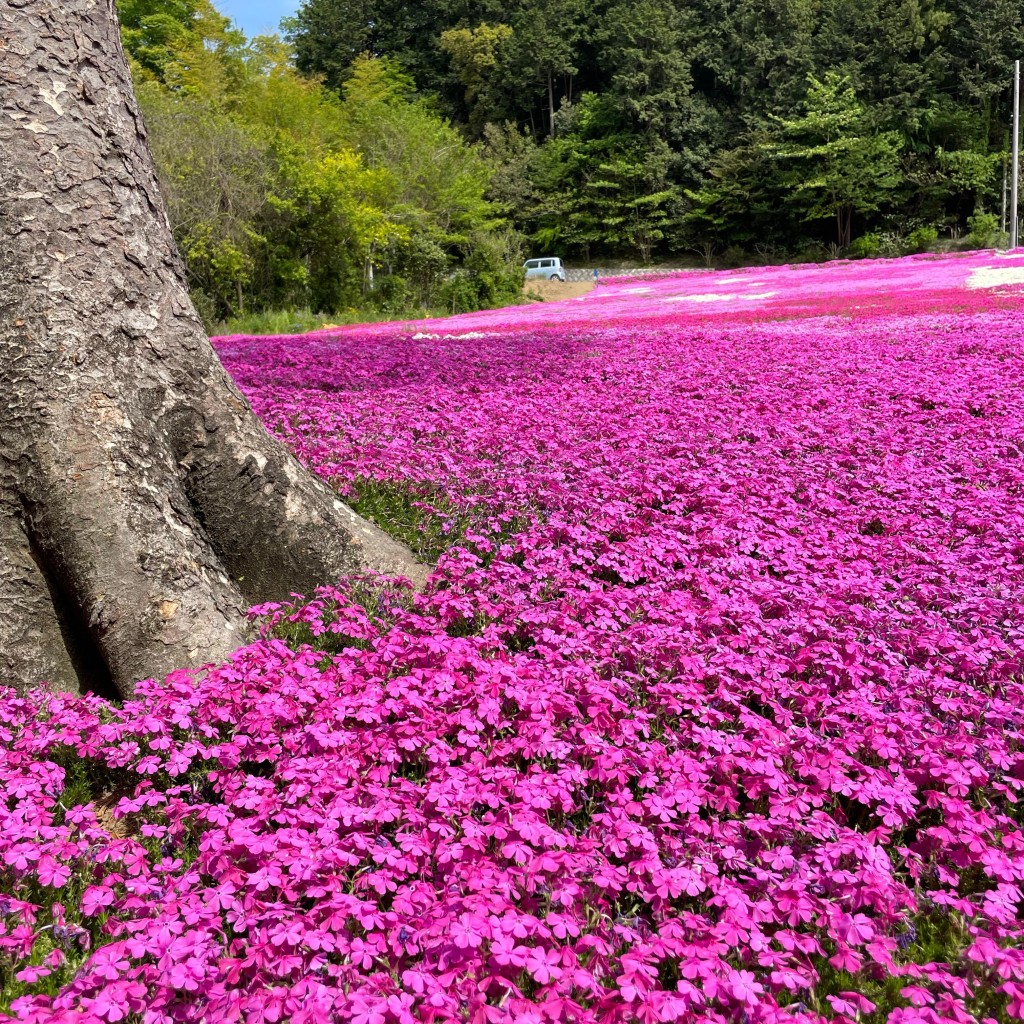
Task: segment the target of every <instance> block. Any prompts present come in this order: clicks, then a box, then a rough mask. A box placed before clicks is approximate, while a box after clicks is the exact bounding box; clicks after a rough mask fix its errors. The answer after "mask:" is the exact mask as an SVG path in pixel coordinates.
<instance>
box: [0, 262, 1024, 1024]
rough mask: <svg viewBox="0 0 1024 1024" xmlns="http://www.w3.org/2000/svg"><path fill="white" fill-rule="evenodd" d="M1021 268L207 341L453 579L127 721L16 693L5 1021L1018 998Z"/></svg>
mask: <svg viewBox="0 0 1024 1024" xmlns="http://www.w3.org/2000/svg"><path fill="white" fill-rule="evenodd" d="M1019 266H1024V264H1021V263H1015V262H1014V261H1013V259H1012V258H1006V257H996V256H993V255H992V254H972V255H970V256H968V257H960V258H947V259H942V260H921V259H917V260H914V259H910V260H901V261H890V262H886V261H876V262H873V263H858V264H841V265H834V266H830V267H826V268H773V269H770V270H766V269H757V270H751V271H745V272H742V273H735V274H687V275H682V276H680V277H678V278H671V279H668V280H664V281H658V282H647V283H642V284H639V285H638V284H636V283H635V282H628V283H621V284H615V283H613V284H611V285H607V286H606V285H602V286H601V287H600V288H599V289H597V290H596V291H595V292H594V293H592V294H591V295H590V296H588V297H587V298H586V299H584V300H578V301H570V302H567V303H564V304H551V305H546V306H541V307H525V308H521V309H514V310H504V311H492V312H491V313H488V314H472V315H471V316H467V317H459V318H454V319H453V320H451V321H444V322H435V323H420V324H411V325H390V326H385V325H381V326H375V327H373V328H359V329H347V330H344V331H340V332H334V333H322V334H319V335H312V336H307V337H303V338H277V339H265V338H229V339H221V340H220V341H219V342H218V345H219V347H220V351H221V353H222V356H223V358H224V360H225V363H226V365H227V366H228V367H229V369H230V370H231V371H232V373H233V374H234V376H235V377H236V379H237V380H238V381H239V383H240V385H241V386H242V387H243V388H244V389H245V391H246V392H247V393H248V395H249V396H250V398H251V400H252V401H253V403H254V405H255V407H256V408H257V410H258V411H259V412H260V414H261V415H262V416H263V417H264V419H265V421H266V422H267V423H268V425H269V426H270V427H271V428H272V429H273V430H275V431H276V432H278V433H279V434H280V435H281V436H283V437H285V438H286V439H287V440H288V441H289V442H290V443H291V444H292V445H293V446H294V448H295V449H296V450H297V451H298V452H299V453H300V455H301V457H302V458H303V459H304V460H305V461H306V462H307V463H308V464H309V465H310V466H311V467H313V468H314V469H315V470H316V472H318V473H321V474H323V475H324V476H325V477H327V478H329V479H330V480H332V481H333V482H335V483H336V484H337V486H338V487H339V489H340V490H341V491H342V492H343V493H344V494H346V495H347V496H348V497H349V498H350V500H352V501H353V503H354V504H356V506H357V507H359V508H360V509H361V510H363V511H364V512H365V513H366V514H369V515H372V516H373V517H374V518H376V519H377V520H378V521H379V522H380V523H381V524H382V525H384V526H386V527H387V528H389V529H391V530H392V531H393V532H394V533H396V534H397V535H399V536H404V537H406V538H407V539H409V540H410V541H411V542H413V543H415V544H416V545H418V546H419V547H420V549H421V550H422V551H423V552H424V553H425V555H429V556H431V557H435V558H437V559H438V561H437V569H436V571H435V573H434V574H433V576H432V579H431V582H430V584H429V585H428V587H427V589H426V591H425V592H424V593H422V594H419V595H412V594H410V593H409V592H408V590H406V589H404V588H403V587H402V586H401V584H400V583H395V582H393V581H383V580H369V579H366V580H345V581H340V582H339V583H338V584H337V585H336V586H331V587H326V588H324V589H323V590H322V591H321V592H319V593H317V594H315V595H308V596H307V597H305V598H301V599H300V598H297V599H296V600H295V602H294V604H291V605H287V606H267V607H265V608H262V609H257V610H255V611H254V630H256V634H255V635H254V639H253V642H252V643H251V644H250V645H249V646H247V647H245V648H243V649H242V650H240V651H239V652H238V653H237V654H236V655H235V657H234V658H233V660H232V661H231V662H230V663H229V664H225V665H220V666H214V667H211V668H210V669H209V670H208V671H206V672H205V673H201V674H199V675H198V676H197V677H196V678H192V677H190V676H189V675H188V674H186V673H184V672H182V673H177V674H174V675H172V676H171V677H169V678H168V679H167V680H164V681H158V682H150V683H146V684H144V685H142V686H141V687H140V688H139V691H138V694H137V696H136V698H135V699H134V700H132V701H129V702H126V703H125V704H124V705H123V706H121V707H118V706H113V705H110V704H108V703H106V702H104V701H102V700H100V699H99V698H97V697H86V698H70V697H67V696H53V695H48V694H45V693H43V692H39V693H33V694H30V695H28V696H25V697H22V698H18V697H16V696H15V695H14V694H13V693H11V692H6V693H5V694H3V696H2V697H0V779H2V781H3V785H4V789H5V792H6V794H7V799H6V801H5V802H0V867H2V871H0V892H3V893H5V894H6V895H4V896H2V897H0V985H2V986H3V989H2V991H3V993H4V998H5V999H6V1000H7V1003H6V1005H7V1007H9V1009H10V1010H11V1011H12V1012H13V1013H14V1014H15V1015H17V1016H18V1017H20V1018H22V1019H24V1020H28V1021H39V1022H42V1021H86V1022H91V1021H111V1022H116V1021H120V1020H141V1021H146V1022H153V1024H156V1022H161V1024H163V1022H172V1021H196V1022H198V1021H208V1022H209V1021H235V1020H238V1021H245V1022H252V1024H261V1022H264V1021H268V1022H274V1021H291V1022H295V1024H305V1022H321V1021H323V1022H326V1021H351V1022H353V1024H408V1022H411V1021H436V1022H443V1021H471V1022H479V1024H483V1022H499V1021H509V1022H520V1024H546V1022H559V1021H565V1022H570V1021H571V1022H580V1024H583V1022H606V1021H607V1022H623V1024H625V1022H643V1024H648V1022H656V1021H676V1020H678V1021H709V1022H710V1021H714V1022H723V1024H724V1022H737V1024H740V1022H743V1024H754V1022H762V1021H763V1022H773V1021H786V1022H789V1021H793V1022H811V1021H822V1020H832V1021H837V1022H848V1021H857V1020H860V1021H870V1022H875V1021H890V1022H892V1024H918V1022H920V1024H934V1022H938V1021H947V1020H948V1021H959V1022H964V1024H967V1022H970V1021H983V1020H998V1021H1009V1020H1016V1019H1024V947H1022V939H1024V923H1022V920H1021V918H1022V917H1024V915H1022V908H1021V898H1022V883H1024V832H1022V823H1024V814H1022V803H1021V800H1022V797H1024V792H1022V791H1024V682H1022V655H1024V586H1022V584H1024V501H1022V498H1024V495H1022V490H1024V430H1022V426H1024V422H1022V421H1024V414H1022V412H1021V398H1022V394H1021V384H1020V382H1021V380H1022V379H1024V356H1022V354H1021V344H1020V338H1021V336H1022V333H1024V311H1022V309H1021V306H1020V299H1021V296H1020V294H1019V292H1020V286H1019V284H1018V283H1017V278H1018V276H1024V275H1018V272H1017V270H1016V268H1017V267H1019ZM972 282H973V283H974V284H982V285H986V286H989V287H981V288H971V287H969V286H968V285H969V284H970V283H972ZM638 288H647V289H650V290H648V291H638V290H637V289H638ZM768 293H771V294H768ZM754 294H756V295H757V297H756V298H750V297H749V296H751V295H754ZM698 296H703V298H700V297H698ZM708 296H713V297H708Z"/></svg>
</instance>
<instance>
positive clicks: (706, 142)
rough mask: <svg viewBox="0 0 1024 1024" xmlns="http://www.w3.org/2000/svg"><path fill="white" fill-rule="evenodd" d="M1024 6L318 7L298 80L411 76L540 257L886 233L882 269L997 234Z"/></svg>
mask: <svg viewBox="0 0 1024 1024" xmlns="http://www.w3.org/2000/svg"><path fill="white" fill-rule="evenodd" d="M1021 10H1022V4H1021V3H1020V0H501V2H500V3H499V2H497V0H424V2H421V3H417V4H415V5H408V4H406V3H404V2H403V0H304V3H303V4H302V6H301V8H300V10H299V12H298V15H297V17H296V18H295V19H294V21H293V22H292V24H291V26H290V33H289V34H290V37H291V39H292V40H293V42H294V45H295V47H296V54H297V63H298V67H299V68H300V69H301V70H302V71H304V72H305V73H307V74H317V75H322V76H323V77H324V80H325V81H326V82H327V83H328V85H330V86H331V87H332V88H341V89H343V88H344V86H345V83H346V82H347V81H348V79H349V78H350V76H351V74H352V67H353V64H352V61H353V58H354V57H355V56H356V55H358V54H360V53H363V52H370V53H374V54H380V55H383V56H386V57H389V58H391V59H394V60H396V61H397V62H398V63H399V64H400V65H401V66H402V67H403V68H405V69H406V71H407V72H408V73H409V74H410V75H411V76H412V77H413V80H414V81H415V83H416V86H417V88H418V89H419V90H420V91H421V92H422V93H424V94H428V95H430V96H434V97H437V102H438V104H439V109H440V110H442V111H443V112H444V113H445V114H447V115H448V116H449V117H450V118H451V119H452V121H453V123H455V124H458V125H460V127H461V128H462V129H463V130H464V131H465V132H466V134H467V137H469V138H471V139H474V140H479V141H482V142H483V143H484V145H485V149H486V151H487V152H488V154H489V157H490V159H491V160H492V161H493V162H494V163H495V165H496V166H497V167H498V168H499V170H498V175H497V178H496V179H495V181H494V182H493V183H492V189H491V196H492V198H494V199H495V200H497V201H498V202H501V203H503V204H505V206H506V208H507V209H508V210H510V211H511V212H512V215H513V220H514V223H515V225H516V227H517V228H518V229H519V230H520V231H522V232H523V233H524V234H525V235H526V236H528V237H529V238H530V239H531V240H532V241H533V242H534V244H536V245H538V246H541V247H546V248H553V249H556V250H558V251H559V252H560V254H562V255H568V256H570V257H572V256H576V257H584V258H586V257H588V256H590V257H594V256H601V255H626V254H631V255H632V256H633V257H634V258H641V259H646V258H649V257H650V256H651V255H652V254H653V255H664V254H669V253H672V252H674V251H680V250H683V249H687V248H691V247H702V246H710V245H716V246H718V247H720V248H722V249H724V248H726V247H729V246H739V247H742V248H743V249H746V250H747V251H748V252H755V251H758V250H760V251H761V252H768V251H770V250H772V249H776V250H778V251H779V252H784V253H792V252H794V251H797V250H799V249H800V248H801V247H802V246H806V245H808V244H811V245H813V244H814V243H818V244H822V245H827V244H829V243H831V244H834V245H835V246H837V247H841V248H843V249H846V248H847V246H849V244H850V243H851V241H854V239H855V237H856V236H864V235H867V236H868V237H867V238H865V239H863V240H862V241H861V242H860V244H859V246H855V247H854V253H855V254H856V253H857V252H858V251H859V252H861V253H865V254H868V253H870V252H871V251H872V250H876V249H878V248H880V247H884V245H885V244H886V242H887V241H888V242H889V243H890V244H899V243H902V244H904V245H906V244H909V245H911V246H914V245H918V246H920V245H923V244H927V242H928V241H929V240H930V238H931V237H932V233H933V232H946V233H948V232H952V233H954V234H956V233H957V232H959V231H961V230H964V229H966V228H969V227H971V228H973V229H974V231H975V234H976V235H977V236H978V237H983V236H987V235H991V233H992V229H993V228H994V227H995V226H996V224H997V221H994V220H993V219H992V218H993V216H997V215H998V214H999V212H1000V205H1001V191H1002V165H1003V154H1004V152H1005V151H1006V148H1007V134H1008V114H1009V105H1010V95H1009V93H1010V89H1009V81H1010V70H1011V67H1012V62H1013V59H1014V57H1018V56H1020V55H1021V52H1022V50H1024V46H1022V43H1024V36H1022V30H1021ZM986 214H987V215H988V216H987V217H986V216H984V215H986ZM972 217H973V218H975V219H974V220H973V221H971V222H970V224H969V223H968V222H969V219H970V218H972ZM911 235H913V236H914V237H913V238H910V239H909V241H908V236H911Z"/></svg>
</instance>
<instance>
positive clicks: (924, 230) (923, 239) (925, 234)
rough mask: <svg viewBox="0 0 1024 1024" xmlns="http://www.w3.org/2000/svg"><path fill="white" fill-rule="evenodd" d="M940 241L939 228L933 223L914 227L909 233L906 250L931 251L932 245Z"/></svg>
mask: <svg viewBox="0 0 1024 1024" xmlns="http://www.w3.org/2000/svg"><path fill="white" fill-rule="evenodd" d="M938 241H939V231H938V228H935V227H933V226H932V225H931V224H926V225H922V226H921V227H919V228H914V230H913V231H911V232H910V234H909V235H907V241H906V251H907V252H930V251H931V249H932V247H933V246H935V245H936V244H937V243H938Z"/></svg>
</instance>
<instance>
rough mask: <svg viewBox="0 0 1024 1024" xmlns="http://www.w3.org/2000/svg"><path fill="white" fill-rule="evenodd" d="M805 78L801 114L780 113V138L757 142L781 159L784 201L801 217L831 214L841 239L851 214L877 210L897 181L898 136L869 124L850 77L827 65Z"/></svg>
mask: <svg viewBox="0 0 1024 1024" xmlns="http://www.w3.org/2000/svg"><path fill="white" fill-rule="evenodd" d="M808 81H809V83H810V84H809V88H808V90H807V96H806V99H805V102H804V106H805V109H804V112H803V114H802V115H800V116H798V117H795V118H790V119H786V118H778V119H777V120H778V124H779V133H780V139H779V140H778V141H776V140H774V139H772V140H769V141H767V142H766V143H764V144H763V145H764V146H765V148H766V150H767V152H768V154H769V155H771V156H773V157H775V158H776V159H777V160H778V161H779V163H780V173H781V175H782V178H783V181H784V182H785V183H786V185H787V186H788V200H787V202H788V205H789V206H790V208H791V209H793V210H794V211H795V212H796V213H797V215H798V216H799V217H800V219H801V220H804V221H814V220H821V219H823V218H834V219H835V222H836V236H837V238H836V240H837V242H838V244H839V245H840V246H841V247H846V246H847V245H849V244H850V235H851V224H852V218H853V215H854V214H855V213H856V214H866V213H874V212H876V211H877V210H878V209H879V208H880V207H881V206H882V205H883V204H885V203H886V202H887V200H888V199H889V198H890V196H891V195H892V194H893V193H894V191H895V190H896V189H897V188H898V187H899V185H900V184H901V176H900V163H899V151H900V148H901V146H902V142H903V140H902V138H901V137H900V135H899V133H898V132H894V131H888V132H877V131H874V130H873V126H872V118H871V116H870V115H869V113H868V111H867V110H866V109H865V107H864V105H863V104H862V103H861V102H860V100H858V98H857V96H856V94H855V92H854V90H853V87H852V85H851V84H850V82H849V79H847V78H843V77H840V76H839V75H838V74H836V73H835V72H832V71H830V72H828V73H827V74H826V75H825V78H824V79H823V80H821V81H819V80H818V79H817V78H815V77H814V76H813V75H811V76H809V77H808Z"/></svg>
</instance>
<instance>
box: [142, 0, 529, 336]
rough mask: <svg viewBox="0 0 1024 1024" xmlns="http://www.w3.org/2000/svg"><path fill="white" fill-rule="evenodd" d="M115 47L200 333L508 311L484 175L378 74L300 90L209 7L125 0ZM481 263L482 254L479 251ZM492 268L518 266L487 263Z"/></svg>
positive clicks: (392, 80) (442, 124)
mask: <svg viewBox="0 0 1024 1024" xmlns="http://www.w3.org/2000/svg"><path fill="white" fill-rule="evenodd" d="M122 17H123V19H124V38H125V43H126V47H127V48H128V50H129V53H130V55H131V57H132V60H133V68H134V73H135V77H136V85H137V92H138V95H139V100H140V103H141V105H142V108H143V111H144V113H145V116H146V121H147V125H148V127H149V130H150V140H151V144H152V148H153V153H154V157H155V160H156V164H157V170H158V174H159V176H160V180H161V185H162V188H163V191H164V196H165V199H166V202H167V207H168V213H169V216H170V219H171V225H172V229H173V231H174V234H175V238H176V240H177V242H178V246H179V249H180V251H181V253H182V255H183V256H184V258H185V262H186V266H187V270H188V274H189V279H190V283H191V286H192V288H193V291H194V293H195V296H196V303H197V307H198V308H199V309H200V311H201V312H202V314H203V315H204V317H205V318H206V320H207V322H208V324H210V325H212V324H213V323H214V322H216V321H220V320H223V319H225V318H238V317H244V316H245V315H246V314H247V313H251V312H259V311H261V310H265V309H273V308H284V309H296V308H299V309H301V308H304V307H306V308H310V309H314V310H323V311H326V312H327V313H329V314H333V313H335V312H339V313H340V312H341V311H344V310H351V309H360V310H362V311H363V315H364V318H366V317H372V316H373V315H374V311H375V310H381V311H390V312H396V311H398V310H405V309H410V308H419V307H427V306H430V305H431V304H432V302H433V296H434V293H435V292H436V291H437V290H438V289H439V288H440V287H441V286H442V284H443V283H444V282H445V281H446V280H447V279H448V278H449V277H450V276H451V275H452V274H458V275H462V276H465V277H467V278H468V279H469V280H470V282H471V284H472V287H471V288H470V289H468V290H467V292H466V295H465V304H468V308H472V309H476V308H479V306H480V303H485V304H486V303H491V302H494V301H508V300H510V297H512V296H511V292H510V289H509V288H508V287H506V284H507V282H508V281H511V280H513V279H514V278H515V276H516V275H517V274H518V262H521V260H520V258H519V254H518V252H516V251H515V249H516V247H515V246H512V247H511V249H510V248H509V247H508V245H507V244H506V243H507V237H508V234H509V232H508V228H507V225H506V224H505V222H504V221H503V219H502V215H501V212H500V210H499V209H498V208H497V207H496V206H495V205H494V204H493V203H492V202H491V201H490V200H489V199H488V198H487V196H486V192H487V189H488V186H489V183H490V177H491V167H490V165H489V164H488V163H487V161H486V160H485V159H484V157H483V155H482V154H481V153H480V152H478V151H477V149H476V148H474V147H473V146H471V145H469V144H467V142H466V141H465V139H464V138H463V137H462V135H461V134H460V133H459V132H458V130H457V129H456V128H454V127H453V126H452V125H451V124H450V123H448V122H447V121H446V120H445V119H444V118H443V117H441V116H439V114H438V113H437V112H436V110H435V109H434V108H433V107H432V106H431V105H430V104H429V103H428V102H427V101H426V100H424V99H423V98H421V97H420V96H418V95H417V93H416V89H415V86H414V84H413V82H412V80H411V79H410V78H409V77H408V76H407V75H405V74H404V73H403V72H402V71H401V70H400V69H399V68H398V66H397V65H395V64H394V63H393V62H391V61H388V60H376V59H374V58H371V57H368V56H365V55H364V56H356V57H355V58H354V60H352V61H349V62H348V63H347V64H346V74H345V80H344V87H343V90H342V95H338V94H336V93H333V92H331V91H329V90H327V89H326V88H324V86H323V85H322V84H320V83H318V82H315V81H311V80H309V79H306V78H304V77H302V75H301V74H300V73H298V72H297V71H296V69H295V68H294V66H293V64H292V59H293V53H292V50H291V48H290V47H289V46H288V45H287V44H286V43H283V42H282V41H281V40H280V39H279V38H277V37H260V38H257V39H255V40H251V41H247V40H246V39H245V37H244V36H243V35H242V34H241V33H240V32H238V31H236V30H234V29H233V28H232V27H231V25H230V23H229V22H228V20H227V19H226V18H224V17H223V16H221V15H220V14H218V13H217V11H216V10H215V9H214V8H213V7H212V6H211V5H210V3H209V2H208V0H180V2H172V0H165V2H163V3H161V2H160V0H129V2H127V3H125V4H123V5H122ZM478 250H480V253H482V255H481V254H480V253H478ZM495 253H498V254H499V256H500V255H504V256H507V257H508V258H511V259H514V260H516V261H517V262H515V263H509V264H507V265H504V266H501V267H495V266H494V265H493V258H492V257H493V256H494V254H495Z"/></svg>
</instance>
